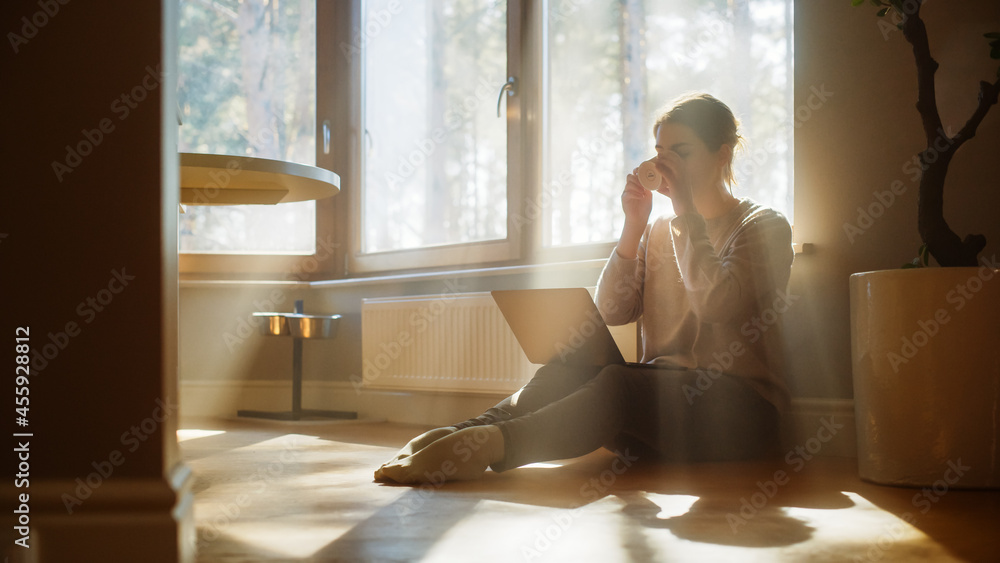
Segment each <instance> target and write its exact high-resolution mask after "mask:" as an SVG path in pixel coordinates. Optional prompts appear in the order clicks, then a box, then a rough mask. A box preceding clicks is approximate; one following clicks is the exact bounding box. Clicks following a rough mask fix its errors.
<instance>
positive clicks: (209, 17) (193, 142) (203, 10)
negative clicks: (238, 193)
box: [178, 0, 316, 254]
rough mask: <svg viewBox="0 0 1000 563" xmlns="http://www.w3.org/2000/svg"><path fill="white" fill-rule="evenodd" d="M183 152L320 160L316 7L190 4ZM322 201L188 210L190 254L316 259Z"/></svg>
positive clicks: (185, 9)
mask: <svg viewBox="0 0 1000 563" xmlns="http://www.w3.org/2000/svg"><path fill="white" fill-rule="evenodd" d="M180 5H181V10H180V15H181V20H180V26H179V27H180V29H179V31H180V62H179V75H180V76H179V80H178V100H179V104H180V115H181V119H182V121H183V125H182V126H181V128H180V140H179V149H180V151H181V152H197V153H211V154H233V155H246V156H255V157H261V158H271V159H277V160H286V161H293V162H300V163H304V164H314V163H315V147H316V143H315V139H316V126H315V123H316V110H315V108H316V56H315V53H316V48H315V45H316V31H315V30H316V10H315V1H314V0H239V1H237V0H212V1H211V2H206V1H198V0H181V2H180ZM315 209H316V207H315V203H314V202H311V201H309V202H301V203H286V204H280V205H274V206H270V205H240V206H186V213H185V214H183V215H181V216H180V221H179V223H180V225H179V235H180V250H181V252H189V253H226V254H230V253H232V254H247V253H252V254H312V253H313V252H314V251H315V240H316V219H315V214H316V211H315Z"/></svg>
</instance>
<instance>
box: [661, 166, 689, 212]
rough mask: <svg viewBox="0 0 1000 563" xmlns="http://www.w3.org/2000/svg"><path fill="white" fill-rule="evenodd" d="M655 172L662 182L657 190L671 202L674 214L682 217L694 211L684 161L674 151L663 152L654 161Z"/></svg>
mask: <svg viewBox="0 0 1000 563" xmlns="http://www.w3.org/2000/svg"><path fill="white" fill-rule="evenodd" d="M655 164H656V171H657V172H659V173H660V176H661V177H662V178H663V181H662V182H660V188H659V189H658V190H657V191H658V192H660V193H661V194H663V195H665V196H667V197H669V198H670V201H671V202H673V207H674V213H676V214H677V215H683V214H684V213H690V212H694V211H695V207H694V195H693V194H692V193H691V182H690V178H688V174H687V165H686V163H685V162H684V159H683V158H682V157H681V156H680V155H679V154H677V153H676V152H674V151H664V152H663V153H661V154H660V156H659V157H658V158H657V159H656V161H655Z"/></svg>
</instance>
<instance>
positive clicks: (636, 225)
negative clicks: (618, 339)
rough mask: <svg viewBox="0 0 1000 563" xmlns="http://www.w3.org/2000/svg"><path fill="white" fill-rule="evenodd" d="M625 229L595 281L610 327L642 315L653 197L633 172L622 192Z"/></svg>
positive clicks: (604, 314)
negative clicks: (646, 251) (646, 254)
mask: <svg viewBox="0 0 1000 563" xmlns="http://www.w3.org/2000/svg"><path fill="white" fill-rule="evenodd" d="M622 209H623V210H624V211H625V226H624V227H623V228H622V234H621V237H620V238H619V239H618V245H617V246H616V247H615V251H614V252H613V253H612V254H611V257H610V258H609V259H608V263H607V264H605V265H604V270H603V271H602V272H601V277H600V279H599V280H598V282H597V308H598V310H600V312H601V316H602V317H603V318H604V322H606V323H608V324H609V325H612V326H615V325H623V324H628V323H630V322H633V321H635V320H637V319H638V318H639V317H640V316H642V288H643V283H642V280H643V276H644V275H645V242H644V241H645V236H646V235H645V234H644V233H648V232H649V229H648V226H647V223H648V222H649V214H650V212H651V211H652V209H653V194H652V193H651V192H650V191H649V190H647V189H645V188H643V187H642V184H640V183H639V177H638V176H637V175H636V171H635V170H633V171H632V174H629V175H628V177H627V178H626V181H625V190H624V191H623V192H622Z"/></svg>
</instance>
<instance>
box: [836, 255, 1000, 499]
mask: <svg viewBox="0 0 1000 563" xmlns="http://www.w3.org/2000/svg"><path fill="white" fill-rule="evenodd" d="M851 352H852V360H853V365H854V408H855V419H856V423H857V433H858V471H859V474H860V477H861V478H862V479H865V480H867V481H872V482H875V483H881V484H889V485H910V486H931V485H935V484H936V486H938V487H940V486H941V484H942V483H944V485H945V486H946V487H958V488H978V487H990V488H1000V270H991V269H987V268H926V269H910V270H885V271H878V272H866V273H863V274H854V275H852V276H851Z"/></svg>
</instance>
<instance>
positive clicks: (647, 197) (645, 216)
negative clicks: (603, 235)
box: [616, 168, 653, 260]
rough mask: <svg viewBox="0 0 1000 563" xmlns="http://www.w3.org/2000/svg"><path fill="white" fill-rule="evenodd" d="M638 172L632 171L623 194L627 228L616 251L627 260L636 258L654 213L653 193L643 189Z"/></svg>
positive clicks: (623, 230)
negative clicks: (650, 217)
mask: <svg viewBox="0 0 1000 563" xmlns="http://www.w3.org/2000/svg"><path fill="white" fill-rule="evenodd" d="M638 172H639V169H638V168H636V169H634V170H632V173H631V174H629V175H628V177H627V178H626V181H625V190H624V191H623V192H622V210H624V211H625V227H624V228H623V229H622V236H621V238H620V239H619V240H618V247H617V249H616V250H617V252H618V254H619V256H621V257H622V258H625V259H627V260H632V259H634V258H635V257H636V254H637V253H638V251H639V241H640V240H641V239H642V233H643V232H645V231H646V223H647V222H648V221H649V214H650V213H651V212H652V211H653V192H651V191H649V190H647V189H646V188H644V187H642V184H641V183H639V176H638Z"/></svg>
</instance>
